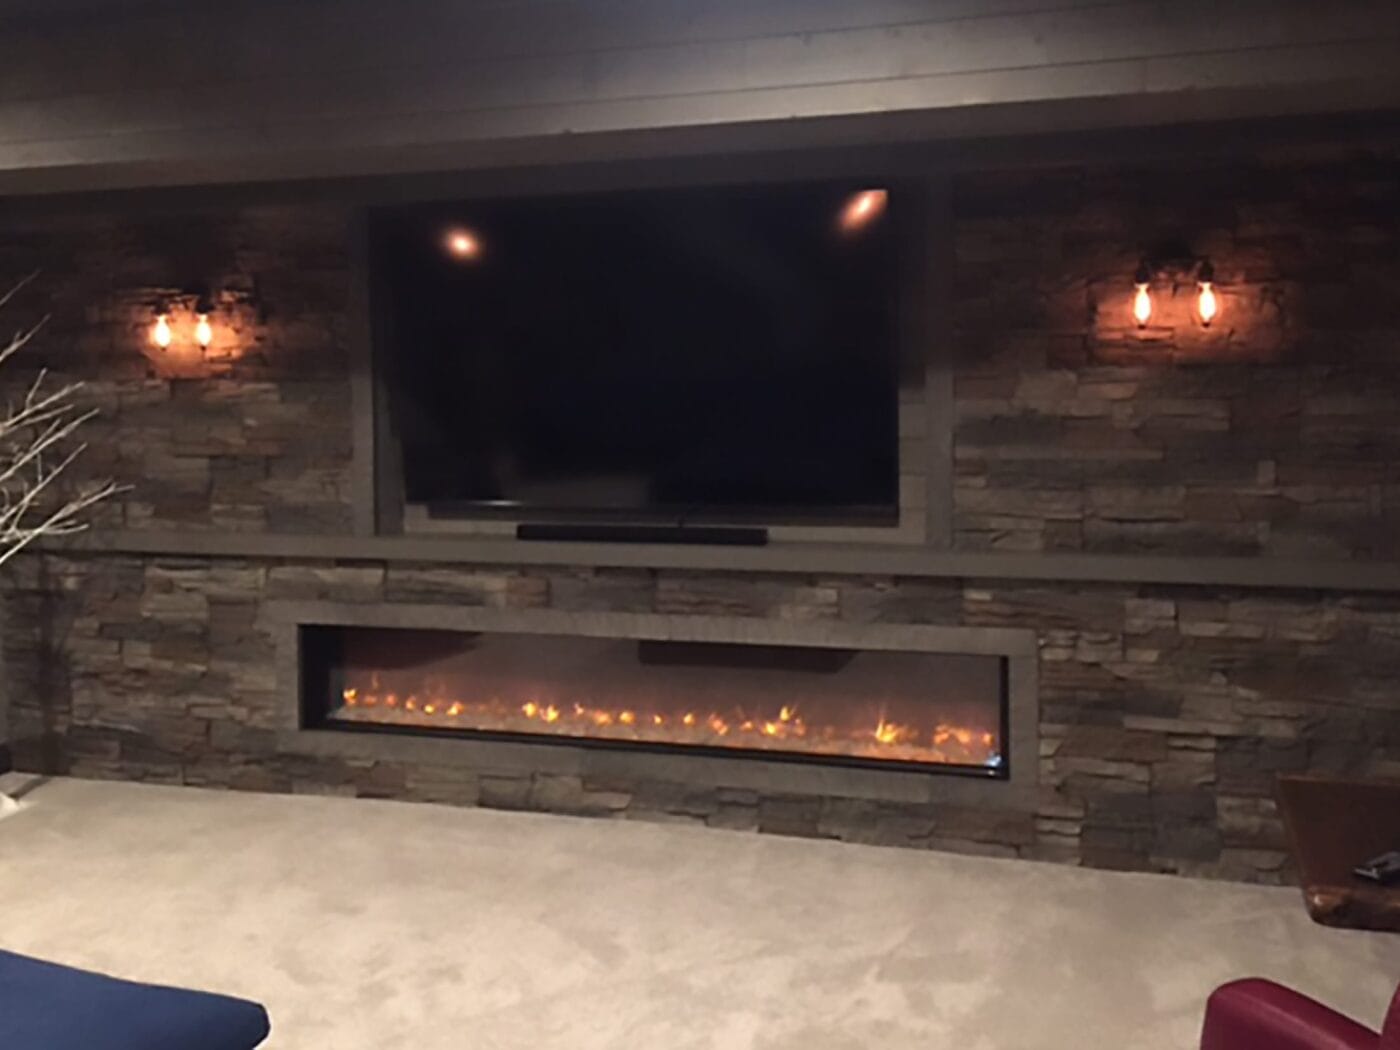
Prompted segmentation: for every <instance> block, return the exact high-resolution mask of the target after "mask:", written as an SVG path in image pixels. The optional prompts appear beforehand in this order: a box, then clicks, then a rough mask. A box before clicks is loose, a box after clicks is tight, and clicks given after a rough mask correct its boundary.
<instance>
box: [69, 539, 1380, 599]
mask: <svg viewBox="0 0 1400 1050" xmlns="http://www.w3.org/2000/svg"><path fill="white" fill-rule="evenodd" d="M43 549H44V550H46V551H52V552H58V551H63V552H65V553H68V554H72V555H74V556H77V557H83V556H91V555H99V554H140V555H170V556H172V557H183V556H189V557H210V558H269V559H284V558H285V559H305V558H314V559H333V560H336V561H385V562H417V563H435V564H443V565H517V566H532V565H538V566H579V567H585V568H631V569H680V570H692V571H715V572H736V571H738V572H757V573H801V574H819V575H824V576H838V575H844V574H852V575H874V576H900V577H911V578H932V579H997V580H1020V581H1045V582H1049V583H1138V584H1177V585H1188V586H1190V585H1199V586H1211V587H1221V586H1223V587H1240V588H1267V589H1274V590H1279V589H1282V590H1328V591H1367V592H1400V564H1393V563H1388V562H1383V563H1368V562H1362V561H1322V560H1292V559H1283V558H1260V557H1235V558H1229V557H1191V556H1171V555H1124V554H1111V555H1110V554H1103V555H1100V554H1004V553H993V552H981V551H955V550H938V549H933V548H929V547H922V546H913V545H910V546H897V545H893V544H883V545H874V544H871V545H855V544H819V543H775V544H770V545H768V546H765V547H710V546H682V545H672V544H631V543H554V542H549V543H544V542H541V543H534V542H522V541H518V540H514V539H503V538H492V537H436V536H435V537H421V536H369V537H362V536H311V535H276V534H237V533H218V532H182V533H176V532H155V531H152V532H144V531H134V530H132V531H121V532H99V533H93V534H90V535H88V536H84V537H81V538H80V539H79V540H78V541H76V542H70V543H66V544H62V545H59V544H45V545H44V547H43Z"/></svg>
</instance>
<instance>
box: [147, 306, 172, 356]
mask: <svg viewBox="0 0 1400 1050" xmlns="http://www.w3.org/2000/svg"><path fill="white" fill-rule="evenodd" d="M170 340H171V334H170V319H169V318H168V317H166V316H165V314H161V315H160V316H159V317H157V318H156V323H155V327H153V328H152V329H151V342H153V343H155V344H156V346H158V347H160V348H161V349H162V350H168V349H170Z"/></svg>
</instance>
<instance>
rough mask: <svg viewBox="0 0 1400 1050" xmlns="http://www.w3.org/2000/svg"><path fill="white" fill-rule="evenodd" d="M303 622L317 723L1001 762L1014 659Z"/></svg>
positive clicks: (803, 758) (627, 744)
mask: <svg viewBox="0 0 1400 1050" xmlns="http://www.w3.org/2000/svg"><path fill="white" fill-rule="evenodd" d="M298 633H299V644H298V646H297V648H298V652H299V662H300V683H301V688H300V692H301V713H302V724H303V725H304V726H308V727H312V728H322V729H337V730H346V731H357V732H367V731H389V732H399V733H417V734H433V735H448V736H459V737H463V736H465V737H472V738H476V739H480V740H491V739H496V740H502V741H512V742H517V743H518V742H522V741H526V742H538V743H544V744H570V745H575V746H585V747H590V748H611V749H633V750H636V749H641V750H649V751H657V750H661V751H673V752H690V753H698V754H712V755H714V754H718V755H723V756H726V757H744V756H749V757H755V758H767V759H776V760H782V761H788V762H816V763H827V764H836V765H861V766H893V767H903V768H908V767H911V766H912V767H920V768H924V769H927V770H937V771H944V772H958V773H965V774H970V775H976V776H981V777H987V778H1005V777H1006V776H1007V775H1008V772H1009V761H1008V754H1009V750H1008V739H1007V737H1008V732H1009V727H1008V716H1007V679H1008V667H1007V664H1008V661H1007V658H1006V657H1004V656H1000V655H996V654H983V653H947V652H929V651H919V650H917V649H912V648H911V649H901V648H883V647H868V646H860V645H835V644H810V643H808V644H773V643H772V642H770V641H761V642H749V641H742V642H739V641H732V640H723V639H713V638H711V639H706V638H684V637H682V638H677V637H608V636H599V635H588V634H574V633H567V634H566V633H541V632H512V631H508V630H503V631H464V630H443V629H437V628H423V627H378V626H358V625H336V624H305V623H303V624H301V625H300V628H299V632H298ZM654 633H658V634H665V633H667V632H654Z"/></svg>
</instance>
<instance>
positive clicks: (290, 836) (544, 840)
mask: <svg viewBox="0 0 1400 1050" xmlns="http://www.w3.org/2000/svg"><path fill="white" fill-rule="evenodd" d="M11 783H12V784H13V779H12V780H11ZM0 946H4V947H7V948H9V949H11V950H15V951H20V952H26V953H30V954H34V955H41V956H45V957H48V958H52V959H55V960H59V961H63V962H68V963H72V964H75V965H78V966H86V967H92V968H96V969H100V970H106V971H109V972H112V973H115V974H119V975H123V976H128V977H133V978H138V979H143V980H150V981H162V982H170V983H177V984H185V985H191V986H196V987H204V988H210V989H216V990H223V991H227V992H231V993H235V994H240V995H244V996H248V997H251V998H255V999H258V1000H260V1001H262V1002H264V1003H265V1004H266V1005H267V1007H268V1009H269V1010H270V1012H271V1014H272V1017H273V1024H274V1035H273V1038H272V1040H271V1042H270V1043H269V1044H268V1045H269V1046H270V1047H273V1048H280V1050H360V1048H363V1050H371V1048H372V1050H399V1048H402V1050H409V1048H412V1050H468V1048H470V1050H595V1048H596V1050H702V1048H703V1050H868V1048H885V1050H915V1048H917V1050H1013V1048H1014V1050H1042V1048H1043V1050H1068V1048H1075V1050H1093V1048H1098V1047H1103V1048H1105V1050H1108V1048H1112V1050H1127V1048H1132V1050H1158V1048H1160V1050H1168V1048H1171V1050H1186V1048H1191V1047H1194V1046H1195V1040H1196V1036H1197V1031H1198V1027H1199V1023H1200V1021H1199V1018H1200V1011H1201V1004H1202V1002H1203V1000H1204V999H1205V996H1206V994H1207V993H1208V992H1209V990H1210V989H1211V988H1212V987H1213V986H1214V985H1216V984H1218V983H1220V982H1222V981H1225V980H1228V979H1230V978H1234V977H1239V976H1244V975H1247V974H1262V975H1266V976H1271V977H1274V978H1277V979H1280V980H1283V981H1287V982H1289V983H1292V984H1294V985H1296V986H1298V987H1300V988H1302V989H1304V990H1306V991H1308V992H1310V993H1312V994H1314V995H1316V996H1318V997H1320V998H1322V999H1324V1000H1326V1001H1328V1002H1330V1003H1332V1004H1334V1005H1336V1006H1338V1007H1340V1008H1342V1009H1345V1010H1347V1011H1349V1012H1351V1013H1353V1014H1355V1015H1356V1016H1358V1017H1360V1018H1361V1019H1363V1020H1365V1021H1367V1022H1370V1023H1373V1024H1374V1023H1377V1022H1378V1021H1379V1018H1380V1015H1381V1013H1382V1011H1383V1009H1384V1006H1385V1002H1386V1000H1387V998H1388V995H1389V992H1390V990H1391V988H1393V987H1394V984H1395V982H1396V980H1397V979H1400V936H1386V935H1378V934H1362V933H1350V932H1340V931H1335V930H1327V929H1323V928H1321V927H1318V926H1315V925H1313V924H1312V923H1310V922H1309V921H1308V919H1307V917H1306V915H1305V914H1304V913H1303V909H1302V905H1301V903H1300V901H1299V898H1298V895H1297V893H1296V892H1295V891H1292V890H1285V889H1264V888H1258V887H1249V886H1238V885H1228V884H1221V883H1209V882H1200V881H1193V880H1188V879H1178V878H1167V877H1156V876H1142V875H1116V874H1107V873H1103V872H1093V871H1083V870H1077V869H1073V868H1066V867H1061V866H1055V865H1047V864H1032V863H1024V862H1015V861H1000V860H986V859H980V858H969V857H956V856H948V855H941V854H936V853H919V852H913V851H906V850H892V849H875V848H868V847H860V846H848V845H841V844H837V843H832V842H813V841H805V840H799V839H784V838H776V837H771V836H759V835H752V834H742V833H732V832H722V831H710V830H706V829H703V828H692V827H682V826H671V825H657V824H643V823H622V822H602V821H589V820H576V819H569V818H563V817H551V816H538V815H533V814H514V813H499V812H490V811H482V810H462V809H451V808H445V807H437V806H426V805H407V804H400V803H391V802H365V801H355V800H346V799H329V798H301V797H293V798H288V797H278V796H265V795H248V794H231V793H220V792H211V791H197V790H192V789H181V788H163V787H147V786H138V785H128V784H108V783H91V782H83V781H75V780H57V781H53V782H50V783H47V784H45V785H43V786H41V787H39V788H37V789H36V790H35V791H33V792H32V793H31V794H29V795H28V796H27V797H26V798H25V800H24V805H23V807H22V808H21V810H20V811H19V812H18V813H17V814H15V815H13V816H10V817H8V818H6V819H4V820H0Z"/></svg>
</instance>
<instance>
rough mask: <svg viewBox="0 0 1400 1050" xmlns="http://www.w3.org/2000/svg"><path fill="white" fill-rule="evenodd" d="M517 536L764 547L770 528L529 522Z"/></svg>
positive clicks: (519, 530)
mask: <svg viewBox="0 0 1400 1050" xmlns="http://www.w3.org/2000/svg"><path fill="white" fill-rule="evenodd" d="M515 538H516V539H518V540H554V541H556V542H564V543H693V544H708V545H710V546H715V547H762V546H763V545H764V544H765V543H767V542H768V530H767V529H764V528H758V527H754V528H749V527H747V526H742V525H623V524H615V525H614V524H607V523H602V522H595V523H590V524H567V523H561V524H555V523H552V522H543V521H527V522H521V523H520V524H519V525H517V526H516V527H515Z"/></svg>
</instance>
